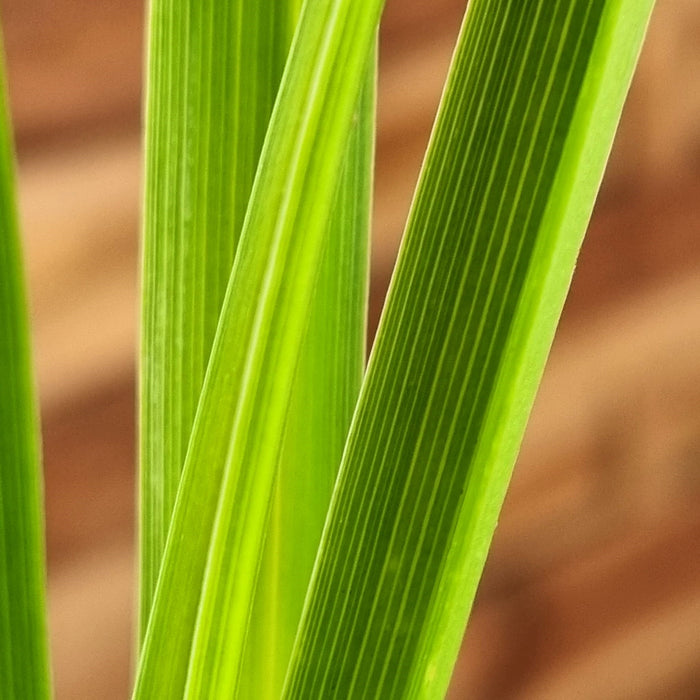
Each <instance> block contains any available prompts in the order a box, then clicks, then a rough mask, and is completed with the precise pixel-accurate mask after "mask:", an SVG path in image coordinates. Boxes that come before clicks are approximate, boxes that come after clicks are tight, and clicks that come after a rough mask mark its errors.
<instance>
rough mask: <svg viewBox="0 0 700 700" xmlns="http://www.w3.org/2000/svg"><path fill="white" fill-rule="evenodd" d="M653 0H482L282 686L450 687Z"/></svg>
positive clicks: (305, 694) (325, 693) (338, 690)
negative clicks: (518, 450)
mask: <svg viewBox="0 0 700 700" xmlns="http://www.w3.org/2000/svg"><path fill="white" fill-rule="evenodd" d="M651 6H652V0H532V1H530V2H502V1H501V0H473V1H472V2H471V3H470V5H469V10H468V12H467V16H466V20H465V24H464V26H463V30H462V33H461V36H460V40H459V46H458V49H457V53H456V56H455V59H454V63H453V66H452V69H451V74H450V79H449V84H448V87H447V90H446V93H445V96H444V99H443V104H442V106H441V110H440V115H439V118H438V122H437V127H436V130H435V132H434V135H433V138H432V141H431V146H430V150H429V154H428V157H427V161H426V164H425V167H424V170H423V173H422V177H421V182H420V186H419V189H418V193H417V197H416V199H415V202H414V205H413V208H412V212H411V216H410V219H409V224H408V229H407V234H406V237H405V240H404V243H403V246H402V250H401V254H400V257H399V262H398V267H397V270H396V273H395V276H394V279H393V281H392V286H391V291H390V295H389V299H388V302H387V307H386V309H385V313H384V315H383V318H382V323H381V326H380V330H379V334H378V338H377V341H376V345H375V347H374V349H373V353H372V357H371V360H370V366H369V369H368V374H367V377H366V381H365V383H364V385H363V388H362V393H361V398H360V402H359V405H358V409H357V412H356V415H355V417H354V420H353V426H352V429H351V433H350V437H349V440H348V445H347V447H346V452H345V454H344V459H343V464H342V466H341V472H340V476H339V482H338V485H337V487H336V491H335V492H334V497H333V503H332V508H331V513H330V517H329V520H328V522H327V525H326V529H325V531H324V538H323V540H322V544H321V549H320V553H319V557H318V560H317V564H316V570H315V576H314V580H313V582H312V587H311V590H310V593H309V596H308V598H307V602H306V606H305V612H304V617H303V621H302V625H301V628H300V631H299V635H298V637H297V642H296V645H295V652H294V655H293V658H292V663H291V666H290V669H289V675H288V679H287V684H286V695H285V696H286V697H293V698H354V697H358V698H359V697H363V698H364V697H387V698H389V697H391V698H394V697H397V698H398V697H401V698H403V697H420V698H439V697H443V695H444V693H445V691H446V688H447V683H448V681H449V677H450V673H451V670H452V666H453V664H454V660H455V658H456V654H457V650H458V647H459V643H460V641H461V637H462V634H463V631H464V626H465V624H466V618H467V615H468V611H469V609H470V606H471V602H472V600H473V596H474V592H475V589H476V585H477V582H478V580H479V577H480V575H481V571H482V568H483V564H484V560H485V557H486V553H487V550H488V546H489V543H490V540H491V536H492V533H493V530H494V527H495V525H496V521H497V517H498V512H499V510H500V506H501V503H502V500H503V495H504V492H505V488H506V485H507V482H508V479H509V476H510V471H511V468H512V464H513V461H514V459H515V455H516V452H517V449H518V446H519V443H520V439H521V436H522V432H523V430H524V425H525V422H526V419H527V415H528V412H529V410H530V407H531V405H532V401H533V398H534V393H535V389H536V386H537V383H538V381H539V377H540V375H541V372H542V367H543V365H544V361H545V357H546V354H547V351H548V348H549V345H550V343H551V339H552V336H553V333H554V327H555V324H556V321H557V319H558V316H559V313H560V311H561V306H562V303H563V300H564V296H565V294H566V290H567V288H568V284H569V281H570V278H571V274H572V271H573V266H574V262H575V259H576V255H577V252H578V248H579V246H580V243H581V239H582V235H583V232H584V229H585V226H586V224H587V221H588V218H589V216H590V212H591V209H592V205H593V199H594V197H595V194H596V191H597V188H598V185H599V182H600V178H601V174H602V171H603V167H604V164H605V161H606V158H607V155H608V152H609V148H610V144H611V140H612V136H613V133H614V131H615V127H616V125H617V120H618V118H619V115H620V111H621V108H622V102H623V99H624V96H625V94H626V91H627V88H628V85H629V81H630V78H631V74H632V70H633V67H634V64H635V61H636V57H637V53H638V51H639V48H640V45H641V41H642V37H643V33H644V29H645V27H646V23H647V20H648V17H649V14H650V11H651Z"/></svg>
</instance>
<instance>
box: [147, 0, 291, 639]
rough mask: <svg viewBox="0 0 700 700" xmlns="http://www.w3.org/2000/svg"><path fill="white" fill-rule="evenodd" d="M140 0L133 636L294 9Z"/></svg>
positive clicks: (152, 581) (154, 568) (154, 571)
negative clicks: (144, 9) (141, 181)
mask: <svg viewBox="0 0 700 700" xmlns="http://www.w3.org/2000/svg"><path fill="white" fill-rule="evenodd" d="M289 5H290V3H287V2H275V3H271V4H266V5H265V6H264V7H263V6H261V5H260V4H259V3H256V2H250V1H246V0H239V1H238V2H222V1H221V0H205V1H199V0H185V1H184V2H183V1H182V0H152V2H151V5H150V13H149V35H150V36H149V52H148V56H149V69H148V89H147V96H148V97H147V109H146V188H145V202H144V204H145V207H144V208H145V217H144V236H143V265H142V266H143V291H142V299H143V307H142V338H141V355H140V357H141V368H140V472H139V473H140V489H139V495H140V508H139V515H140V595H139V601H140V605H139V630H140V635H139V637H140V639H142V638H143V635H144V634H145V630H146V624H147V622H148V616H149V614H150V609H151V603H152V599H153V594H154V591H155V586H156V581H157V577H158V572H159V570H160V565H161V560H162V556H163V551H164V549H165V540H166V536H167V533H168V528H169V526H170V518H171V514H172V509H173V505H174V503H175V496H176V493H177V488H178V485H179V482H180V474H181V471H182V468H183V464H184V460H185V452H186V448H187V443H188V442H189V437H190V433H191V430H192V424H193V422H194V416H195V410H196V407H197V402H198V400H199V395H200V391H201V388H202V384H203V381H204V373H205V370H206V366H207V362H208V360H209V354H210V352H211V346H212V343H213V339H214V333H215V330H216V325H217V322H218V318H219V312H220V310H221V305H222V303H223V298H224V293H225V291H226V284H227V282H228V277H229V275H230V272H231V267H232V265H233V259H234V254H235V250H236V246H237V242H238V238H239V236H240V230H241V227H242V224H243V216H244V214H245V209H246V206H247V201H248V196H249V195H250V191H251V188H252V183H253V178H254V175H255V169H256V167H257V162H258V158H259V155H260V151H261V149H262V143H263V139H264V136H265V131H266V128H267V123H268V120H269V117H270V113H271V112H272V105H273V102H274V99H275V95H276V93H277V88H278V85H279V81H280V79H281V76H282V70H283V67H284V61H285V59H286V53H287V48H288V45H289V42H290V36H291V32H292V29H293V18H294V16H295V13H294V12H292V11H291V10H290V7H289Z"/></svg>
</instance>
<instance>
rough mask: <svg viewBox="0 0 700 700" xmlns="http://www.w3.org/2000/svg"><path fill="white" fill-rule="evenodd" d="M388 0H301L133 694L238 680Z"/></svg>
mask: <svg viewBox="0 0 700 700" xmlns="http://www.w3.org/2000/svg"><path fill="white" fill-rule="evenodd" d="M381 6H382V0H364V2H356V1H350V0H310V1H308V2H307V3H305V5H304V10H303V11H302V17H301V20H300V24H299V30H298V32H297V35H296V38H295V42H294V45H293V48H292V54H291V58H290V61H289V62H288V64H287V68H286V70H285V76H284V78H283V81H282V87H281V89H280V95H279V97H278V101H277V104H276V108H275V111H274V113H273V117H272V121H271V126H270V130H269V131H268V135H267V138H266V142H265V147H264V148H263V154H262V156H261V164H260V167H259V169H258V174H257V176H256V182H255V185H254V187H253V193H252V195H251V201H250V204H249V208H248V212H247V214H246V219H245V223H244V227H243V233H242V236H241V241H240V244H239V250H238V252H237V254H236V258H235V262H234V267H233V272H232V275H231V280H230V284H229V287H228V290H227V293H226V298H225V300H224V306H223V310H222V315H221V322H220V324H219V327H218V330H217V335H216V338H215V341H214V346H213V350H212V357H211V361H210V364H209V367H208V370H207V374H206V377H205V383H204V389H203V392H202V398H201V400H200V404H199V407H198V411H197V416H196V419H195V423H194V429H193V433H192V438H191V440H190V443H189V447H188V450H187V455H186V459H185V468H184V471H183V476H182V480H181V484H180V489H179V491H178V496H177V500H176V505H175V512H174V516H173V522H172V525H171V529H170V532H169V535H168V540H167V544H166V550H165V556H164V560H163V566H162V568H161V572H160V576H159V580H158V584H157V588H156V596H155V602H154V606H153V610H152V613H151V616H150V619H149V624H148V628H147V632H146V637H145V642H144V649H143V653H142V655H141V659H140V665H139V671H138V674H137V685H136V690H135V695H136V697H148V698H151V697H159V698H169V697H178V698H179V697H182V695H183V688H184V684H185V681H186V680H187V682H188V686H187V688H186V689H185V694H187V695H189V696H198V697H201V696H202V695H203V696H207V695H209V696H216V695H217V694H220V693H223V694H226V693H229V692H231V688H232V687H235V682H236V679H237V677H238V672H239V670H240V669H239V667H240V659H241V655H242V651H243V646H244V642H245V635H246V630H247V622H248V617H249V609H250V602H251V600H252V594H253V590H254V586H255V579H256V574H257V570H258V563H259V558H260V551H261V550H262V544H263V540H264V531H265V525H266V522H267V515H268V512H269V504H270V500H271V496H272V493H273V487H274V480H275V473H276V467H277V463H278V458H279V447H280V444H281V441H282V440H281V438H282V435H283V431H284V424H285V417H286V413H287V410H288V405H289V398H290V392H291V386H292V382H293V378H294V374H295V368H296V363H297V359H298V356H299V350H300V346H301V342H302V340H303V337H304V332H305V330H306V324H307V321H308V307H309V304H310V301H311V298H312V294H313V289H314V285H315V282H316V278H317V274H316V273H317V269H318V262H319V259H320V257H321V252H322V249H323V245H324V238H325V235H324V234H325V232H326V230H327V225H326V224H327V220H328V215H329V210H330V208H331V203H332V200H333V196H334V193H335V190H336V184H337V179H338V178H337V173H338V172H339V170H340V166H341V164H342V156H343V152H344V150H345V145H346V143H347V138H348V133H349V130H350V123H351V119H352V115H353V112H354V110H355V108H356V106H357V100H358V98H359V93H360V87H361V84H362V80H363V76H364V71H365V70H366V67H367V63H368V60H369V54H370V48H371V45H372V41H373V35H374V32H375V30H376V26H377V23H378V19H379V12H380V10H381ZM246 467H247V468H246ZM215 521H216V522H215ZM210 541H211V547H210ZM205 567H206V583H205V584H204V591H205V595H203V596H200V593H201V592H202V590H203V583H204V577H205ZM198 612H199V616H198ZM195 623H196V635H197V638H196V639H195V641H194V645H193V634H194V633H195ZM190 652H191V656H192V660H191V663H190V673H189V679H186V678H185V671H186V669H187V660H188V659H189V658H190Z"/></svg>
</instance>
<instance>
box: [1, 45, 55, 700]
mask: <svg viewBox="0 0 700 700" xmlns="http://www.w3.org/2000/svg"><path fill="white" fill-rule="evenodd" d="M1 55H2V46H0V697H2V698H27V699H28V700H34V699H37V700H40V699H41V698H49V697H50V694H51V693H50V683H49V669H48V647H47V636H46V603H45V593H44V590H45V586H46V570H45V563H44V559H45V557H44V516H43V491H42V488H43V487H42V475H41V458H40V449H39V422H38V417H37V410H36V405H35V400H34V386H33V378H32V371H31V352H30V341H29V328H28V316H27V313H28V312H27V301H26V298H25V282H24V274H23V270H22V255H21V250H20V240H19V233H18V226H17V211H16V199H15V182H14V177H15V176H14V153H13V148H12V138H11V132H10V127H9V120H8V113H7V107H6V97H5V95H6V87H5V76H4V65H2V57H1Z"/></svg>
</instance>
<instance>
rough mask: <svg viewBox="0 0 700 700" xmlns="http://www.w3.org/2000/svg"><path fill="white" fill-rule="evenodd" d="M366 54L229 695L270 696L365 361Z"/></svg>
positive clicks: (370, 123) (287, 648) (369, 116)
mask: <svg viewBox="0 0 700 700" xmlns="http://www.w3.org/2000/svg"><path fill="white" fill-rule="evenodd" d="M375 63H376V62H375V61H374V60H372V63H371V70H370V75H369V76H368V78H367V85H366V87H365V91H364V94H363V96H362V99H361V102H360V107H359V109H358V124H357V127H356V128H354V129H353V132H352V134H351V138H350V142H349V144H348V152H347V155H346V162H345V166H344V168H343V174H342V177H341V180H340V183H339V189H338V192H337V193H336V198H335V202H334V205H333V211H332V213H331V218H330V221H329V224H328V226H329V240H328V243H327V244H326V249H325V250H324V252H323V258H322V260H321V268H320V270H319V273H318V275H319V279H318V282H317V283H316V287H315V289H314V296H313V300H312V304H311V308H310V312H309V327H308V330H307V331H306V337H305V340H304V344H303V346H302V349H301V356H300V359H299V366H298V368H297V370H296V377H295V380H294V389H293V392H292V397H291V400H290V405H289V410H288V414H287V422H286V426H285V433H284V443H283V447H282V452H281V457H280V463H279V472H278V475H277V481H276V485H275V494H274V500H273V502H272V507H271V517H270V522H269V524H268V528H267V534H266V541H265V551H264V554H263V558H262V563H261V570H260V574H259V576H258V581H257V587H256V593H255V603H254V606H253V610H252V613H251V619H250V623H249V631H248V637H247V642H246V650H245V656H244V658H243V661H242V666H241V678H240V681H239V686H238V696H239V697H243V698H255V699H256V700H263V699H264V698H271V699H272V698H274V699H276V698H279V697H280V694H281V692H282V685H283V683H284V676H285V673H286V671H287V665H288V663H289V657H290V654H291V651H292V646H293V644H294V637H295V634H296V630H297V626H298V624H299V619H300V617H301V611H302V607H303V604H304V599H305V597H306V589H307V587H308V585H309V580H310V578H311V570H312V568H313V564H314V561H315V558H316V550H317V548H318V544H319V541H320V539H321V531H322V529H323V523H324V522H325V518H326V513H327V511H328V505H329V503H330V499H331V493H332V490H333V484H334V483H335V478H336V475H337V470H338V466H339V465H340V459H341V456H342V452H343V447H344V445H345V440H346V438H347V433H348V428H349V426H350V420H351V418H352V413H353V410H354V408H355V403H356V401H357V396H358V394H359V390H360V384H361V381H362V376H363V374H364V366H365V348H366V337H365V329H366V318H367V291H368V285H367V280H368V255H369V223H370V222H369V219H370V201H371V190H372V182H373V178H372V167H373V151H374V103H375V99H374V92H375V73H376V66H375Z"/></svg>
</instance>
